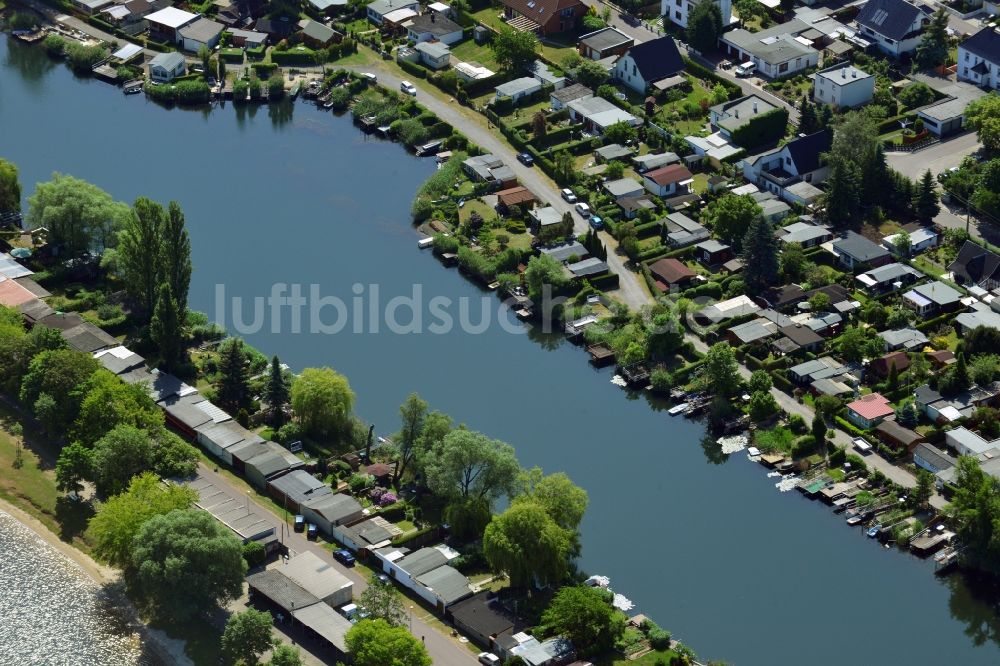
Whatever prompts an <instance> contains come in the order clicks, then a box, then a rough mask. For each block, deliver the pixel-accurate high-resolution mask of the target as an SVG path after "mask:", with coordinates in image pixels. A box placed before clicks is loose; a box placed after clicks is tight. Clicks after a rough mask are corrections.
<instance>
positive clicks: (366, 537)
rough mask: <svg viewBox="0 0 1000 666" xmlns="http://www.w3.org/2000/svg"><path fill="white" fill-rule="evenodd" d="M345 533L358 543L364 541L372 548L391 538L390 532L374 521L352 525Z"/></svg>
mask: <svg viewBox="0 0 1000 666" xmlns="http://www.w3.org/2000/svg"><path fill="white" fill-rule="evenodd" d="M346 531H347V533H348V534H350V535H352V536H354V537H355V538H356V539H357V540H358V541H365V542H367V543H369V544H370V545H372V546H374V545H376V544H380V543H382V542H384V541H387V540H389V539H391V538H392V532H390V531H389V530H387V529H385V527H383V526H382V525H380V524H379V523H378V522H376V521H375V520H366V521H364V522H361V523H358V524H357V525H352V526H351V527H349V528H348V529H347V530H346Z"/></svg>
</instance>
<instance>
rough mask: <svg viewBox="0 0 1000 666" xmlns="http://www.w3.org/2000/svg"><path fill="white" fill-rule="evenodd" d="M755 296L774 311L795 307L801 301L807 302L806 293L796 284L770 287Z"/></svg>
mask: <svg viewBox="0 0 1000 666" xmlns="http://www.w3.org/2000/svg"><path fill="white" fill-rule="evenodd" d="M757 296H758V297H759V298H760V299H762V300H763V301H764V302H766V303H767V304H768V305H769V306H770V307H772V308H774V309H775V310H779V311H784V310H788V309H790V308H793V307H795V306H796V305H798V304H799V303H801V302H802V301H806V300H809V297H808V296H807V295H806V292H805V291H803V290H802V287H800V286H799V285H797V284H786V285H782V286H780V287H772V288H771V289H768V290H767V291H765V292H764V293H763V294H757Z"/></svg>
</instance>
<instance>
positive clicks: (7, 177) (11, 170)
mask: <svg viewBox="0 0 1000 666" xmlns="http://www.w3.org/2000/svg"><path fill="white" fill-rule="evenodd" d="M20 210H21V181H20V180H19V179H18V176H17V167H16V166H15V165H14V164H13V163H12V162H8V161H7V160H5V159H3V158H0V213H8V212H12V211H15V212H16V211H20Z"/></svg>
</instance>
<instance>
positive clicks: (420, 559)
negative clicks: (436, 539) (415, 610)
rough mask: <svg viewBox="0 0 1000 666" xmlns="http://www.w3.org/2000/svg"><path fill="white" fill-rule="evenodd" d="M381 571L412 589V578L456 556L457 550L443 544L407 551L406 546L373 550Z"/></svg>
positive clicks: (444, 563)
mask: <svg viewBox="0 0 1000 666" xmlns="http://www.w3.org/2000/svg"><path fill="white" fill-rule="evenodd" d="M374 555H375V557H376V558H377V559H378V561H379V562H381V564H382V571H383V572H384V573H386V574H388V576H389V578H392V579H393V580H395V581H396V582H398V583H399V584H400V585H402V586H404V587H408V588H410V589H413V587H414V585H413V582H414V579H415V578H416V577H417V576H422V575H424V574H425V573H428V572H430V571H434V570H435V569H437V568H438V567H441V566H444V565H446V564H448V563H449V562H451V561H452V560H454V559H455V558H456V557H458V555H459V554H458V551H456V550H454V549H452V548H449V547H448V546H446V545H444V544H440V545H438V546H433V547H430V546H428V547H425V548H421V549H420V550H417V551H414V552H412V553H411V552H409V550H407V549H406V548H397V547H395V546H389V547H387V548H380V549H378V550H376V551H375V552H374Z"/></svg>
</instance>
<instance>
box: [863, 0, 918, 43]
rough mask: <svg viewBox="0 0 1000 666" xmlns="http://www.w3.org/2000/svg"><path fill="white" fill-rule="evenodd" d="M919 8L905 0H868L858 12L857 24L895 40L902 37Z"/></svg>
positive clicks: (914, 18)
mask: <svg viewBox="0 0 1000 666" xmlns="http://www.w3.org/2000/svg"><path fill="white" fill-rule="evenodd" d="M920 14H921V12H920V10H919V9H918V8H917V7H916V6H915V5H913V4H911V3H909V2H906V1H905V0H868V2H866V3H865V4H864V6H863V7H862V8H861V11H860V12H858V17H857V19H856V20H857V22H858V25H863V26H865V27H868V28H871V29H872V30H873V31H875V32H876V33H878V34H880V35H883V36H885V37H889V38H890V39H893V40H895V41H897V42H898V41H900V40H901V39H903V38H904V37H905V36H906V35H907V34H908V33H909V31H910V26H911V25H913V22H914V21H915V20H916V18H917V17H918V16H920Z"/></svg>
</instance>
